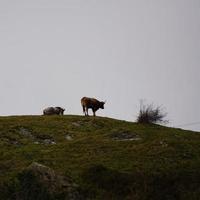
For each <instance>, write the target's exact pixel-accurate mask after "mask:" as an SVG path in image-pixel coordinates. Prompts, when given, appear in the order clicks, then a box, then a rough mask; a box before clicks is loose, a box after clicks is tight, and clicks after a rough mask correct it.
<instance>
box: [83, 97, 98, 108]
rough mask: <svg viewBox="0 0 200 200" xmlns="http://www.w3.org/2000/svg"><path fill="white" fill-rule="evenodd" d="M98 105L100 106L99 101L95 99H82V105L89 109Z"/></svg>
mask: <svg viewBox="0 0 200 200" xmlns="http://www.w3.org/2000/svg"><path fill="white" fill-rule="evenodd" d="M97 104H98V100H97V99H95V98H89V97H83V98H82V99H81V105H82V106H85V107H87V108H91V107H94V106H95V105H97Z"/></svg>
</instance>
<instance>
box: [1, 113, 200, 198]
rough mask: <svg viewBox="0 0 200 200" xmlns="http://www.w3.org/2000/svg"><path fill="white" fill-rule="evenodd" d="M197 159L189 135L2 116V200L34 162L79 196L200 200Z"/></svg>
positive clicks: (80, 120)
mask: <svg viewBox="0 0 200 200" xmlns="http://www.w3.org/2000/svg"><path fill="white" fill-rule="evenodd" d="M199 155H200V134H199V133H196V132H192V131H184V130H181V129H174V128H167V127H163V126H159V125H140V124H136V123H131V122H126V121H120V120H115V119H110V118H101V117H96V118H93V117H83V116H16V117H0V199H17V197H16V196H17V195H16V194H19V193H20V192H22V191H21V190H22V187H21V182H20V180H21V176H22V175H23V171H24V169H26V168H27V167H28V166H29V165H31V164H32V163H33V162H37V163H40V164H42V165H45V166H48V167H49V168H51V169H53V170H54V171H55V172H56V173H58V174H60V175H62V176H70V177H71V178H72V179H73V181H74V182H75V183H76V184H77V185H78V186H79V192H80V194H81V198H82V199H136V200H151V199H152V200H157V199H162V200H165V199H166V200H168V199H170V200H171V199H174V200H175V199H181V200H182V199H183V200H189V199H199V196H200V170H199V168H200V156H199ZM29 184H31V183H27V184H26V185H25V186H23V187H28V186H27V185H29ZM38 188H40V187H38ZM38 188H37V189H38ZM23 189H24V188H23ZM37 191H38V190H37ZM32 192H33V193H34V191H32ZM42 195H44V196H42ZM45 195H46V194H43V193H41V192H38V196H37V199H45V198H46V199H50V197H46V196H45ZM35 198H36V197H34V198H32V197H31V195H30V196H29V199H30V200H31V199H35ZM51 198H52V199H54V197H53V196H52V197H51ZM56 199H66V198H65V197H64V196H59V197H57V198H56Z"/></svg>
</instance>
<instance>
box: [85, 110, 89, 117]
mask: <svg viewBox="0 0 200 200" xmlns="http://www.w3.org/2000/svg"><path fill="white" fill-rule="evenodd" d="M85 116H89V115H88V108H86V113H85Z"/></svg>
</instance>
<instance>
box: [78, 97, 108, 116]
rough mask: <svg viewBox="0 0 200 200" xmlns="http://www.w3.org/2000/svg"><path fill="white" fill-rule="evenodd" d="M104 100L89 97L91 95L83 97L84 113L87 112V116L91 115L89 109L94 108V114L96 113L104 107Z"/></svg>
mask: <svg viewBox="0 0 200 200" xmlns="http://www.w3.org/2000/svg"><path fill="white" fill-rule="evenodd" d="M104 104H105V102H104V101H98V100H97V99H94V98H89V97H83V98H82V99H81V105H82V107H83V113H84V114H85V116H89V115H88V109H89V108H90V109H92V111H93V116H96V115H95V112H96V111H97V110H98V109H99V108H101V109H104Z"/></svg>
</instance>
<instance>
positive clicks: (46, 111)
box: [43, 107, 55, 115]
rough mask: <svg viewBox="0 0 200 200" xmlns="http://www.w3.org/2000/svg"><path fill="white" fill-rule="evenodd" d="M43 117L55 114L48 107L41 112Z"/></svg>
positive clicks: (52, 109) (51, 108)
mask: <svg viewBox="0 0 200 200" xmlns="http://www.w3.org/2000/svg"><path fill="white" fill-rule="evenodd" d="M43 114H44V115H53V114H55V110H54V108H53V107H48V108H45V109H44V110H43Z"/></svg>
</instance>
